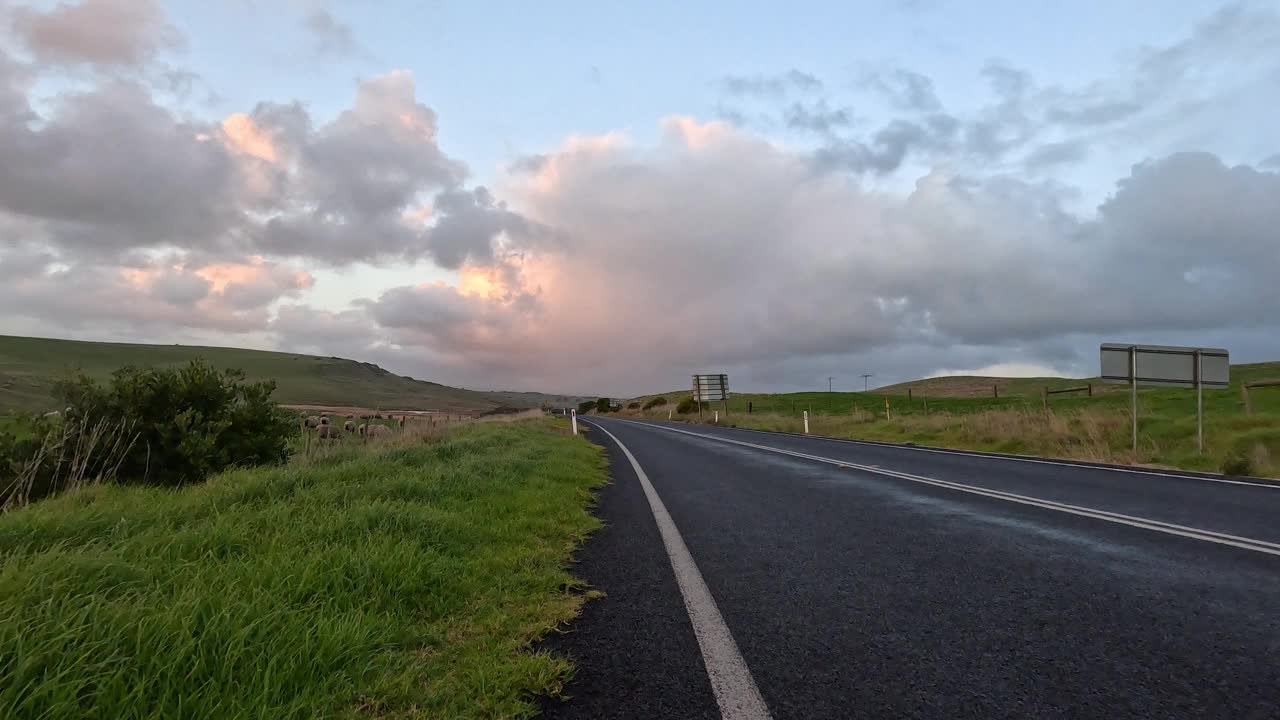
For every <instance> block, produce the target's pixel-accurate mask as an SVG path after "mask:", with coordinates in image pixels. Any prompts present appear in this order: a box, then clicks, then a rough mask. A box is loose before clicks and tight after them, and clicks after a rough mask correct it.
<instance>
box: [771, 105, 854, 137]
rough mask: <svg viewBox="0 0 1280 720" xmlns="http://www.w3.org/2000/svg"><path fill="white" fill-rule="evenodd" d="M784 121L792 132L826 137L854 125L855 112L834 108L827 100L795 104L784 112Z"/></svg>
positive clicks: (843, 108)
mask: <svg viewBox="0 0 1280 720" xmlns="http://www.w3.org/2000/svg"><path fill="white" fill-rule="evenodd" d="M782 115H783V119H784V120H785V121H786V124H787V127H789V128H791V129H792V130H804V131H806V132H813V133H818V134H820V135H826V134H829V133H831V132H833V131H836V130H840V129H843V128H847V127H849V126H851V125H852V124H853V121H854V118H853V111H852V110H850V109H849V108H845V107H839V108H832V107H829V106H828V105H827V102H826V100H818V101H817V102H815V103H809V104H806V103H801V102H794V103H792V104H791V105H790V106H789V107H787V108H786V109H785V110H783V113H782Z"/></svg>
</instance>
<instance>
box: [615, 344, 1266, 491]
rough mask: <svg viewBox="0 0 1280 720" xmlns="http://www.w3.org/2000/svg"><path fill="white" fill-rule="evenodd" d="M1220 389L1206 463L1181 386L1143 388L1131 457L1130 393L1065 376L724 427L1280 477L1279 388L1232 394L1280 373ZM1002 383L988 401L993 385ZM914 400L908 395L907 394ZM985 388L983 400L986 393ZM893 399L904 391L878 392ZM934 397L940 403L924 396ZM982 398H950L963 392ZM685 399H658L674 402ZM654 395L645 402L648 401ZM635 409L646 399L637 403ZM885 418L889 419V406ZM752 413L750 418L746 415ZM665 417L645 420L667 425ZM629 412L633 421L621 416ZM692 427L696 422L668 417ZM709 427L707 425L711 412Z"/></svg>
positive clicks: (864, 396)
mask: <svg viewBox="0 0 1280 720" xmlns="http://www.w3.org/2000/svg"><path fill="white" fill-rule="evenodd" d="M1231 376H1232V385H1231V387H1230V388H1229V389H1227V390H1206V391H1205V393H1204V428H1205V450H1206V451H1205V454H1204V455H1200V454H1199V453H1197V451H1196V445H1195V434H1196V394H1195V391H1194V390H1185V389H1177V388H1141V389H1140V390H1139V393H1138V398H1139V403H1138V405H1139V410H1138V416H1139V423H1140V424H1139V450H1138V453H1137V454H1136V455H1135V454H1134V453H1132V451H1131V438H1130V425H1129V407H1130V398H1129V389H1128V387H1127V386H1122V385H1100V384H1099V383H1098V381H1097V380H1096V379H1094V380H1089V379H1085V380H1078V379H1070V378H1018V379H1015V378H979V379H974V378H937V380H939V381H945V382H943V383H942V384H930V383H932V382H933V381H931V380H925V381H918V382H917V383H903V384H901V385H896V386H892V387H891V388H887V389H881V390H877V391H873V392H868V393H856V392H855V393H840V392H837V393H826V392H805V393H786V394H755V393H741V394H735V395H733V396H732V398H731V399H730V401H729V414H728V416H723V406H722V405H721V404H720V403H713V404H711V406H710V407H711V408H713V409H721V412H722V421H723V422H729V423H733V424H736V425H738V426H740V427H751V428H756V429H761V430H785V431H792V432H798V431H800V430H802V429H803V422H802V420H801V415H802V413H803V412H804V411H805V410H808V411H809V413H810V415H811V420H810V431H811V432H814V433H816V434H822V435H829V436H832V437H845V438H856V439H864V440H883V441H887V442H914V443H918V444H929V445H939V446H944V447H955V448H962V449H971V450H988V451H995V452H1008V453H1019V454H1031V455H1045V456H1050V457H1068V458H1079V459H1087V460H1097V461H1104V462H1137V463H1143V464H1151V465H1163V466H1168V467H1177V468H1184V469H1189V470H1208V471H1217V470H1219V469H1220V468H1221V467H1222V464H1223V461H1224V460H1225V459H1226V458H1227V457H1228V456H1230V455H1232V454H1236V453H1246V454H1250V455H1251V456H1253V457H1255V458H1256V459H1257V462H1255V465H1256V468H1255V472H1257V473H1261V474H1270V475H1278V474H1280V387H1277V388H1258V389H1255V390H1254V391H1253V393H1252V397H1253V407H1254V414H1253V416H1246V415H1245V409H1244V401H1243V398H1242V395H1241V392H1240V386H1241V384H1242V383H1245V382H1252V381H1255V380H1262V379H1268V378H1280V363H1254V364H1248V365H1233V366H1232V368H1231ZM1089 382H1093V383H1094V394H1093V396H1092V397H1090V396H1087V395H1085V394H1084V393H1079V394H1066V395H1051V396H1049V399H1048V405H1047V408H1048V410H1049V411H1050V412H1049V413H1046V412H1045V409H1046V405H1045V401H1044V399H1043V398H1042V396H1041V394H1040V393H1041V388H1043V387H1045V386H1048V387H1050V388H1051V389H1053V388H1060V387H1074V386H1079V385H1084V384H1087V383H1089ZM992 384H999V385H1000V397H999V398H996V397H992V393H991V385H992ZM907 387H910V388H911V390H912V395H911V397H910V398H908V397H907V394H906V388H907ZM983 388H985V390H983ZM894 389H899V390H901V392H900V393H899V392H886V391H885V390H894ZM930 391H936V392H941V393H945V394H946V395H945V396H943V397H938V396H930V395H928V394H927V393H928V392H930ZM968 391H974V392H982V393H983V395H981V396H968V397H964V396H956V393H959V392H968ZM688 394H689V393H688V392H683V393H664V396H665V397H667V398H668V399H670V400H672V401H673V402H674V401H677V400H679V399H681V398H684V397H687V396H688ZM650 397H651V396H650ZM641 399H642V400H643V399H644V398H641ZM886 401H887V402H888V404H889V417H888V419H886V417H885V403H886ZM748 405H750V406H751V409H752V411H753V413H752V414H750V415H748V414H747V408H748ZM669 409H673V408H672V407H668V406H664V407H660V408H655V409H653V410H649V411H645V412H643V413H642V414H644V415H646V416H648V417H660V418H665V417H666V416H667V411H668V410H669ZM628 413H633V411H628ZM675 417H676V418H677V419H684V420H696V419H697V415H696V414H694V415H691V416H678V415H677V416H675ZM705 419H706V420H708V421H710V419H711V416H710V413H707V414H706V416H705Z"/></svg>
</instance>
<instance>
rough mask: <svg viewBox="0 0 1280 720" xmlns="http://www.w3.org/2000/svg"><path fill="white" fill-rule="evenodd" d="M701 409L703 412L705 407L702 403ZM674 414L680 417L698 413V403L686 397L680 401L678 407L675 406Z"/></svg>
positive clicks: (705, 404)
mask: <svg viewBox="0 0 1280 720" xmlns="http://www.w3.org/2000/svg"><path fill="white" fill-rule="evenodd" d="M702 407H703V409H704V410H705V409H706V407H707V403H702ZM676 412H678V413H680V414H681V415H688V414H689V413H695V412H698V403H697V401H696V400H694V399H693V397H692V396H690V397H687V398H685V399H683V400H681V401H680V404H679V405H676Z"/></svg>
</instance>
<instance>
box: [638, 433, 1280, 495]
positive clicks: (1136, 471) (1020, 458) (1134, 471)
mask: <svg viewBox="0 0 1280 720" xmlns="http://www.w3.org/2000/svg"><path fill="white" fill-rule="evenodd" d="M618 419H621V418H618ZM632 422H634V421H632ZM654 427H659V426H657V425H655V426H654ZM734 429H735V430H741V431H745V432H753V433H761V434H764V435H787V436H790V437H799V438H806V439H808V440H824V441H826V442H838V443H848V444H850V445H866V446H868V447H878V448H888V449H890V450H911V451H914V452H924V453H939V454H942V455H962V456H964V457H973V458H980V459H983V460H1007V461H1009V462H1023V463H1032V464H1035V465H1057V466H1058V467H1069V468H1084V469H1086V470H1105V471H1107V472H1118V473H1128V474H1130V475H1153V476H1155V477H1167V478H1177V479H1179V480H1203V481H1204V482H1214V483H1223V484H1225V485H1248V486H1250V487H1258V488H1266V489H1268V490H1280V483H1266V482H1253V481H1249V480H1228V479H1227V478H1224V477H1203V476H1201V475H1186V474H1183V473H1171V472H1161V471H1159V470H1155V469H1148V468H1128V467H1110V466H1107V465H1086V464H1083V463H1073V462H1064V461H1061V460H1049V459H1047V458H1038V457H1031V456H1030V455H995V454H992V453H980V452H969V451H967V450H952V449H950V448H930V447H919V446H917V445H897V444H894V443H881V442H868V441H866V440H853V439H850V438H836V437H827V436H825V435H803V434H801V433H792V432H780V431H776V430H756V429H755V428H734Z"/></svg>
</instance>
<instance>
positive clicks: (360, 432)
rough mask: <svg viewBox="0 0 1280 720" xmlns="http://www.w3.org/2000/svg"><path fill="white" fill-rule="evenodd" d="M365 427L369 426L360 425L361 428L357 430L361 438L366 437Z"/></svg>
mask: <svg viewBox="0 0 1280 720" xmlns="http://www.w3.org/2000/svg"><path fill="white" fill-rule="evenodd" d="M365 427H367V426H366V425H365V424H364V423H360V426H359V427H357V428H356V434H357V435H359V436H360V437H364V432H365V431H364V429H365Z"/></svg>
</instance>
